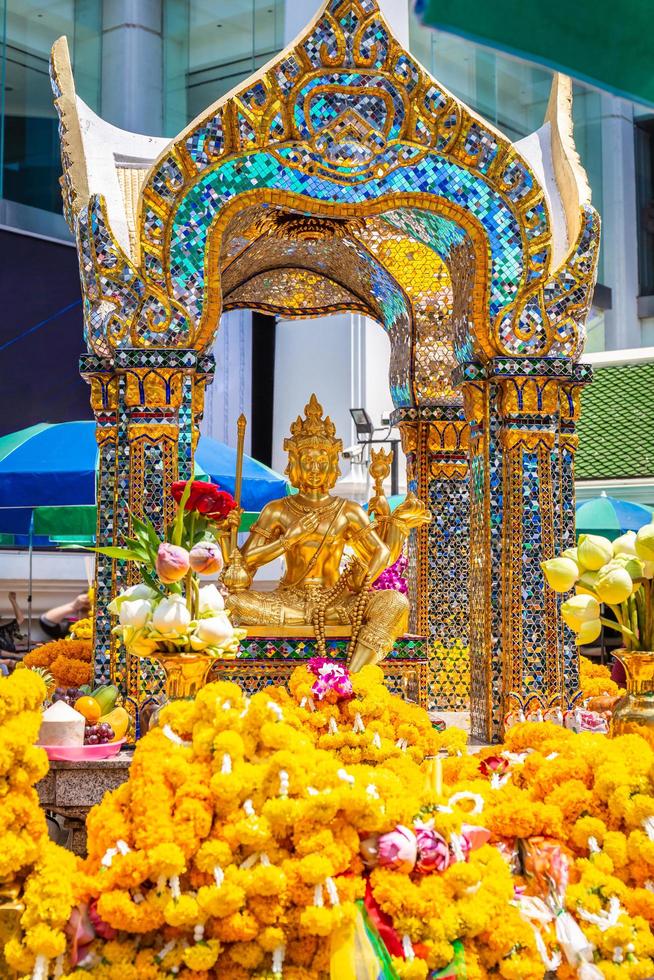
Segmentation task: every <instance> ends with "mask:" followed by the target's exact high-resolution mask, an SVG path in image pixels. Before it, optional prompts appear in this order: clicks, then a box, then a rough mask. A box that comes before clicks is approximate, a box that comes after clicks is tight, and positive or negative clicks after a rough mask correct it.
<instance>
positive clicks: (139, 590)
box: [107, 582, 157, 616]
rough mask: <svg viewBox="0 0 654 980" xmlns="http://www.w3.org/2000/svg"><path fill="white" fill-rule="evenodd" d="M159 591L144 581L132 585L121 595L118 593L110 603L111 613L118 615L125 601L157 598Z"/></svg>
mask: <svg viewBox="0 0 654 980" xmlns="http://www.w3.org/2000/svg"><path fill="white" fill-rule="evenodd" d="M156 598H157V593H156V592H155V590H154V589H151V588H150V587H149V586H148V585H145V583H144V582H139V583H138V585H130V586H129V588H127V589H124V590H123V591H122V592H121V593H120V595H117V596H116V598H115V599H112V601H111V602H110V603H109V605H108V607H107V608H108V609H109V612H110V613H113V614H114V616H116V615H117V614H118V613H119V612H120V610H121V607H122V605H123V603H125V602H132V601H133V600H135V599H150V600H152V599H156Z"/></svg>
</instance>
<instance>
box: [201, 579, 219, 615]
mask: <svg viewBox="0 0 654 980" xmlns="http://www.w3.org/2000/svg"><path fill="white" fill-rule="evenodd" d="M199 597H200V606H199V612H200V615H202V613H210V612H211V613H212V612H222V611H223V609H224V608H225V600H224V599H223V597H222V595H221V594H220V591H219V590H218V589H217V588H216V586H215V585H213V584H212V585H203V586H202V588H201V589H200V590H199Z"/></svg>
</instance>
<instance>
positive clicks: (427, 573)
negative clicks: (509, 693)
mask: <svg viewBox="0 0 654 980" xmlns="http://www.w3.org/2000/svg"><path fill="white" fill-rule="evenodd" d="M392 418H393V422H394V424H396V425H398V427H399V429H400V434H401V438H402V448H403V449H404V452H405V454H406V457H407V483H408V488H409V490H413V491H414V492H415V493H416V494H417V496H418V497H419V498H420V499H421V500H422V501H423V502H424V503H425V504H426V505H427V507H428V508H429V510H430V511H431V514H432V521H431V523H430V524H427V525H423V526H422V527H420V528H418V529H417V530H415V531H412V532H411V536H410V538H409V558H410V561H409V598H410V600H411V621H410V629H411V630H412V631H413V632H416V633H419V634H421V635H424V636H427V637H428V638H429V655H430V677H429V703H430V707H436V708H440V709H449V710H457V709H459V710H460V709H464V708H467V707H468V684H469V663H468V563H469V550H470V548H469V534H468V526H469V493H468V424H467V422H466V419H465V416H464V412H463V407H462V406H461V405H456V404H454V405H453V404H443V405H428V406H421V407H419V408H400V409H396V411H395V412H394V413H393V416H392Z"/></svg>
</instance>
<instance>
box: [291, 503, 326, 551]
mask: <svg viewBox="0 0 654 980" xmlns="http://www.w3.org/2000/svg"><path fill="white" fill-rule="evenodd" d="M319 524H320V516H319V515H318V514H316V513H314V512H313V511H312V512H311V513H309V514H305V515H304V517H302V518H301V519H300V520H299V521H298V522H297V524H294V525H293V527H291V528H289V529H288V531H287V532H286V533H285V534H284V541H285V542H286V544H289V545H293V544H297V543H298V542H299V541H302V540H303V539H304V538H306V537H307V535H309V534H311V533H312V532H313V531H315V530H316V528H317V527H318V525H319Z"/></svg>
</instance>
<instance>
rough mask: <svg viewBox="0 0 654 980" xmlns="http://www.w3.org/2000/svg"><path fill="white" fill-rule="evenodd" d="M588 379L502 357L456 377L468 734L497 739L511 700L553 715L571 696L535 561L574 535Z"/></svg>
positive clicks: (558, 634) (565, 653) (559, 637)
mask: <svg viewBox="0 0 654 980" xmlns="http://www.w3.org/2000/svg"><path fill="white" fill-rule="evenodd" d="M584 377H585V373H584V368H583V366H581V367H577V366H575V365H574V364H573V362H571V361H568V360H565V359H563V358H520V359H513V358H502V357H498V358H495V359H494V360H493V361H491V362H490V363H489V364H488V365H486V366H485V367H484V368H482V367H481V366H479V365H472V364H471V365H466V366H465V367H464V368H463V369H462V370H461V372H460V380H461V381H462V382H463V391H464V403H465V410H466V416H467V418H468V421H469V423H470V467H471V469H470V474H471V475H470V487H471V489H470V493H471V506H470V550H471V555H472V562H471V574H470V668H471V671H470V672H471V699H470V700H471V730H472V733H473V735H474V736H475V737H477V738H480V739H482V740H484V741H488V740H494V741H497V740H499V739H500V738H501V735H502V724H503V717H504V713H505V711H506V708H507V705H508V703H509V701H510V700H511V696H512V695H515V696H516V698H517V699H520V701H521V702H522V703H525V702H526V701H527V700H528V699H531V700H532V703H533V701H534V699H536V701H537V702H538V704H539V705H540V706H542V707H546V706H547V705H548V703H550V701H551V699H552V698H559V699H561V700H562V701H564V702H565V701H566V700H567V699H569V698H570V697H571V696H572V695H573V694H574V693H576V687H577V683H578V676H577V673H576V665H575V658H574V656H573V653H574V651H573V650H572V648H571V647H570V645H569V637H566V636H565V634H564V629H563V625H562V622H561V618H560V603H561V597H560V596H557V595H555V594H554V593H553V592H552V590H551V589H549V588H548V587H547V586H546V583H545V580H544V576H543V573H542V570H541V567H540V563H541V562H542V561H544V560H546V559H547V558H551V557H553V556H554V555H555V554H556V553H558V552H559V551H560V549H561V547H562V546H563V542H564V541H567V540H568V539H570V535H571V534H572V535H574V524H573V522H574V483H573V475H572V459H571V453H570V441H569V440H570V425H571V424H573V420H571V410H570V401H569V398H570V395H569V391H570V388H571V386H572V387H575V386H576V385H578V384H581V383H583V379H584ZM562 406H563V408H562ZM573 414H574V413H573Z"/></svg>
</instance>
